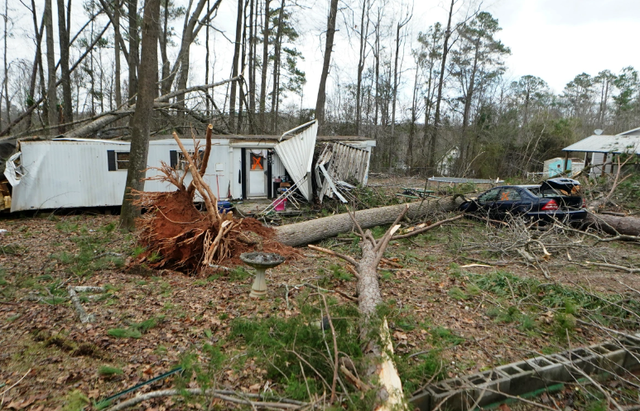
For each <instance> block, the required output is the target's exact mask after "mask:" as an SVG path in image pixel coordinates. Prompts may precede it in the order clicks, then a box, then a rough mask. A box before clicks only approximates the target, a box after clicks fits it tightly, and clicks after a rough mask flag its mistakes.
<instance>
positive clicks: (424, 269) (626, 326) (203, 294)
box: [0, 215, 640, 410]
mask: <svg viewBox="0 0 640 411" xmlns="http://www.w3.org/2000/svg"><path fill="white" fill-rule="evenodd" d="M116 224H117V217H113V216H104V215H75V216H64V217H59V216H55V215H54V216H48V215H43V216H38V217H29V218H19V217H14V218H9V219H7V218H5V219H2V220H0V229H5V230H6V232H4V233H0V346H2V350H0V393H2V394H1V395H0V397H2V401H3V404H4V406H7V407H8V409H34V410H44V409H47V410H49V409H61V410H77V409H82V408H83V407H86V409H97V408H100V402H101V401H102V400H104V399H105V398H107V397H109V396H111V395H114V394H117V393H119V392H121V391H123V390H125V389H127V388H129V387H132V386H134V385H136V384H138V383H140V382H143V381H146V380H149V379H151V378H153V377H156V376H159V375H162V374H163V373H166V372H167V371H170V370H172V369H175V368H176V367H178V366H181V367H183V369H184V372H183V373H180V374H173V375H171V376H169V377H167V378H164V379H162V380H160V381H157V382H155V383H152V384H149V385H146V386H144V387H142V388H141V389H140V390H138V391H137V392H147V391H152V390H158V389H168V388H189V387H192V388H193V387H205V388H206V387H214V388H219V389H226V390H233V391H234V392H236V393H244V394H245V395H249V394H257V393H263V394H266V395H268V396H269V397H270V398H272V401H278V398H281V397H282V398H288V399H292V400H298V401H305V402H308V401H318V402H319V404H323V401H324V402H326V401H327V397H326V395H327V394H328V393H329V392H330V385H331V382H332V381H331V380H332V376H333V370H332V366H331V364H332V362H333V361H332V355H333V341H332V337H331V334H330V332H329V331H328V330H327V329H324V328H323V327H321V326H320V325H321V323H322V317H323V316H324V315H325V314H326V310H327V308H328V310H329V312H330V314H331V318H332V322H333V325H334V327H335V330H336V339H337V345H338V348H339V351H340V353H341V354H340V355H341V357H342V358H349V359H351V360H352V361H353V362H354V363H355V364H356V370H357V371H360V372H361V371H362V369H358V365H359V364H360V359H361V358H362V348H363V347H360V346H359V344H358V332H359V330H358V325H359V318H358V313H357V309H356V304H355V303H354V302H353V301H352V299H350V298H347V297H350V296H353V295H354V294H355V284H356V283H355V277H354V276H353V274H352V273H351V270H350V268H349V267H347V266H346V264H345V263H344V262H342V261H341V260H339V259H336V258H334V257H330V256H327V255H323V254H318V253H315V252H313V251H311V250H307V249H304V250H301V255H300V256H299V257H298V258H297V259H295V260H291V261H288V262H287V263H286V264H283V265H281V266H279V267H277V268H275V269H272V270H270V271H269V272H268V278H267V282H268V294H267V296H266V297H265V298H261V299H258V300H253V299H251V298H249V291H250V287H251V283H252V280H253V277H252V272H251V270H250V269H248V268H243V267H231V271H230V272H221V273H219V272H214V271H205V272H203V273H202V274H201V275H200V276H198V277H187V276H185V275H183V274H181V273H178V272H173V271H168V270H163V271H154V270H150V269H148V268H145V267H144V266H143V267H139V266H138V267H130V266H129V262H130V260H131V259H132V258H133V257H135V256H136V255H137V254H138V253H140V252H141V251H142V250H141V249H140V248H139V247H137V246H136V241H135V237H134V236H133V235H131V234H123V233H121V232H119V231H118V230H117V229H116ZM383 231H384V228H379V229H376V230H374V234H375V235H381V234H382V232H383ZM505 235H506V234H505V232H504V230H502V229H501V228H500V227H490V226H489V227H488V226H486V225H485V224H482V223H479V222H474V221H470V220H459V221H458V222H456V223H454V224H451V225H447V226H443V227H440V228H437V229H435V230H433V231H429V232H427V233H425V234H422V235H418V236H415V237H412V238H409V239H404V240H397V241H392V242H391V244H390V246H389V248H388V251H387V253H386V258H387V260H386V263H384V264H383V265H382V266H381V269H380V271H379V272H380V280H381V288H382V292H383V296H384V299H385V302H384V305H383V306H382V307H380V313H381V314H384V315H386V316H387V318H388V319H389V325H390V328H391V333H392V338H393V344H394V348H395V354H396V357H395V360H396V363H397V366H398V368H399V371H400V374H401V376H402V378H403V384H404V388H405V392H406V393H407V394H411V393H413V392H416V391H419V390H420V389H421V388H423V387H424V386H425V384H427V383H429V382H431V381H433V380H436V379H442V378H449V377H454V376H457V375H464V374H469V373H473V372H476V371H481V370H486V369H490V368H492V367H494V366H497V365H501V364H506V363H509V362H512V361H516V360H519V359H523V358H528V357H532V356H535V355H537V354H538V353H553V352H557V351H560V350H563V349H565V348H567V347H568V346H569V345H571V346H573V347H575V346H580V345H588V344H592V343H596V342H600V341H602V340H604V339H606V338H608V336H607V335H606V334H605V333H604V332H602V331H601V330H600V329H598V328H596V327H592V326H587V325H585V323H590V322H597V323H598V324H602V325H606V326H607V327H610V328H615V329H621V330H635V329H637V328H638V321H637V318H640V317H634V315H636V316H637V315H638V314H640V305H639V303H638V298H637V297H638V295H637V294H636V295H635V296H633V292H631V291H630V290H628V289H627V288H626V287H625V286H624V285H623V284H627V285H631V286H633V284H635V283H637V275H636V274H629V273H625V272H616V271H603V269H602V268H596V267H593V266H583V265H580V264H577V263H580V262H581V261H575V260H574V261H573V263H572V262H569V261H568V260H567V257H566V255H565V253H564V251H563V250H557V251H554V250H551V254H552V256H551V257H549V258H548V260H546V261H545V262H544V264H545V267H546V268H547V272H548V273H549V274H550V276H551V278H550V279H548V278H545V277H544V276H543V274H542V271H541V270H540V269H539V268H538V267H535V266H527V265H524V264H521V263H520V262H519V260H517V259H516V258H511V257H510V255H508V254H505V253H503V252H499V251H496V250H495V249H492V248H491V247H490V245H491V244H495V242H491V241H488V240H486V239H487V238H495V237H497V238H500V237H504V236H505ZM357 243H358V239H357V238H356V237H355V236H353V235H345V236H342V237H340V238H336V239H329V240H326V241H325V242H324V243H323V244H321V245H322V246H323V247H326V248H331V249H334V250H337V251H341V252H343V253H347V254H351V255H357V254H358V247H357ZM478 243H480V244H484V245H485V246H486V247H484V248H483V247H479V246H478ZM592 254H597V255H600V254H603V255H608V256H610V258H611V259H612V260H615V259H619V260H620V261H624V262H626V264H627V265H635V264H638V263H639V262H640V261H638V257H637V246H636V245H634V244H629V243H611V244H598V245H597V246H594V248H593V250H592ZM478 261H482V262H484V263H486V262H493V263H499V264H500V265H493V266H490V267H484V266H478V265H476V266H468V265H469V264H470V263H477V262H478ZM621 283H622V284H621ZM78 285H96V286H102V287H104V288H105V290H106V292H104V293H98V294H94V295H92V294H91V293H84V294H81V301H82V304H83V307H84V308H85V309H86V311H87V312H88V313H90V314H93V315H94V316H95V318H96V321H95V322H94V323H91V324H81V323H80V321H79V319H78V315H77V313H76V311H75V309H74V307H73V305H72V304H71V303H70V302H69V299H68V293H67V287H68V286H78ZM334 290H335V291H339V293H338V292H334ZM322 295H324V296H325V297H326V301H327V307H325V305H324V302H323V299H322V298H321V296H322ZM621 307H623V308H621ZM636 332H637V331H636ZM622 388H623V387H621V389H622ZM4 391H6V392H4ZM339 392H340V394H341V395H340V398H341V403H340V405H341V407H342V408H345V409H354V410H357V409H366V408H368V407H369V406H370V404H371V402H372V401H373V400H374V399H372V398H367V397H364V396H362V395H361V394H360V393H359V392H358V391H357V390H356V389H355V388H354V386H353V385H351V384H350V383H349V382H348V381H347V380H344V381H343V385H342V386H339ZM569 392H570V393H573V394H572V397H571V401H572V403H571V404H573V405H567V406H569V407H573V408H574V409H593V410H595V409H598V408H597V407H598V406H599V404H601V398H600V397H601V396H600V397H598V394H597V393H596V392H594V393H593V394H587V393H585V394H584V395H582V394H580V395H579V394H578V392H577V391H575V390H574V391H571V390H569ZM567 395H568V394H566V393H563V394H562V397H561V398H560V397H559V398H558V399H555V400H554V401H556V402H559V401H567V398H569V397H568V396H567ZM624 395H627V394H626V393H624V392H621V394H620V396H624ZM130 396H131V395H129V396H128V397H130ZM128 397H124V398H128ZM563 404H564V403H563ZM560 405H562V404H560ZM320 406H322V405H320ZM230 407H238V408H242V407H243V406H241V405H230V403H227V402H222V401H220V400H217V399H214V398H211V397H209V398H205V397H198V396H188V397H185V396H177V397H171V398H162V399H157V400H152V401H147V402H145V403H144V404H143V406H142V407H141V408H140V409H189V408H195V409H229V408H230ZM244 407H245V408H246V409H250V407H247V406H244ZM589 407H591V408H589ZM594 407H595V408H594ZM562 409H564V408H562Z"/></svg>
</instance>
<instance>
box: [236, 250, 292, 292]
mask: <svg viewBox="0 0 640 411" xmlns="http://www.w3.org/2000/svg"><path fill="white" fill-rule="evenodd" d="M240 259H241V260H242V261H243V262H244V263H245V264H247V265H248V266H251V267H253V268H255V269H256V279H255V281H254V282H253V286H251V294H249V295H250V296H251V297H253V298H258V297H261V296H263V295H265V294H266V293H267V280H266V278H265V272H266V271H267V268H273V267H276V266H278V265H280V264H282V263H284V260H285V258H284V257H283V256H281V255H280V254H276V253H261V252H254V253H242V254H240Z"/></svg>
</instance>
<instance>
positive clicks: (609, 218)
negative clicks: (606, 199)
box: [585, 213, 640, 237]
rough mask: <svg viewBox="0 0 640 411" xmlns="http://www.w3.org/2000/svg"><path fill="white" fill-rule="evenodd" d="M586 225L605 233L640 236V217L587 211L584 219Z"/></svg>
mask: <svg viewBox="0 0 640 411" xmlns="http://www.w3.org/2000/svg"><path fill="white" fill-rule="evenodd" d="M585 223H586V224H587V226H590V227H596V228H598V229H600V230H602V231H604V232H605V233H607V234H612V235H623V236H634V237H637V236H640V218H638V217H630V216H628V217H619V216H614V215H609V214H593V213H589V215H588V216H587V218H586V219H585Z"/></svg>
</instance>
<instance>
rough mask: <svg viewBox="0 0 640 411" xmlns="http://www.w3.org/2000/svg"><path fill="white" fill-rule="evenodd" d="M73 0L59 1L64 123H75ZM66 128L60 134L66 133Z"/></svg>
mask: <svg viewBox="0 0 640 411" xmlns="http://www.w3.org/2000/svg"><path fill="white" fill-rule="evenodd" d="M70 7H71V0H69V2H68V3H67V6H66V13H65V4H64V0H58V36H59V39H58V40H59V48H60V79H61V81H62V110H61V111H62V123H68V122H69V123H70V122H73V105H72V103H71V102H72V100H71V72H70V71H69V26H70V25H71V9H70ZM64 131H65V130H64V127H63V128H61V129H60V132H62V133H64Z"/></svg>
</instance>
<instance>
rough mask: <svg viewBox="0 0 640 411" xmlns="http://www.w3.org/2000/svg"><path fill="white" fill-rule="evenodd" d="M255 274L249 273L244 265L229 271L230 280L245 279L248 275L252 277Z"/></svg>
mask: <svg viewBox="0 0 640 411" xmlns="http://www.w3.org/2000/svg"><path fill="white" fill-rule="evenodd" d="M254 275H255V274H253V273H250V272H249V271H247V270H246V269H245V268H244V267H236V268H235V269H234V270H232V271H230V272H229V280H230V281H245V280H246V279H247V278H249V277H253V276H254Z"/></svg>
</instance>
